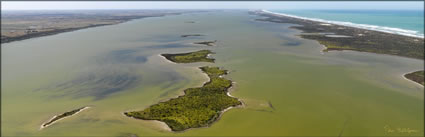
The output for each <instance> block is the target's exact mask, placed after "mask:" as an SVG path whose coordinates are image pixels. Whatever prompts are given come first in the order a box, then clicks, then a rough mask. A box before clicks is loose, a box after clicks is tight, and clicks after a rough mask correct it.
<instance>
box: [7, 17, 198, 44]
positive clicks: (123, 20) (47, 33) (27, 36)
mask: <svg viewBox="0 0 425 137" xmlns="http://www.w3.org/2000/svg"><path fill="white" fill-rule="evenodd" d="M185 13H186V12H177V13H163V14H160V15H146V16H136V17H133V18H117V19H116V20H117V21H118V22H114V23H109V24H94V25H88V26H82V27H77V28H64V29H55V30H51V31H42V32H36V33H30V34H25V35H21V36H15V37H8V36H4V38H3V35H2V39H1V44H6V43H11V42H15V41H23V40H28V39H32V38H40V37H44V36H53V35H56V34H61V33H67V32H73V31H78V30H83V29H89V28H96V27H102V26H110V25H118V24H122V23H126V22H129V21H133V20H137V19H144V18H151V17H164V16H170V15H181V14H185ZM188 13H191V12H188Z"/></svg>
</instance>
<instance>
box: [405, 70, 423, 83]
mask: <svg viewBox="0 0 425 137" xmlns="http://www.w3.org/2000/svg"><path fill="white" fill-rule="evenodd" d="M416 71H419V70H415V71H412V72H407V73H403V74H401V77H403V78H404V79H405V80H408V81H410V82H413V83H415V84H416V85H419V86H420V87H424V85H422V84H419V83H418V82H415V81H413V80H410V79H408V78H406V74H409V73H413V72H416Z"/></svg>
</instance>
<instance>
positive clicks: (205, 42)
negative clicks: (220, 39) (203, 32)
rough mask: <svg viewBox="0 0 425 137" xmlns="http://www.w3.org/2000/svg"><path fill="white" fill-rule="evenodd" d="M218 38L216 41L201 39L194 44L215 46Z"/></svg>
mask: <svg viewBox="0 0 425 137" xmlns="http://www.w3.org/2000/svg"><path fill="white" fill-rule="evenodd" d="M216 42H217V40H214V41H201V42H194V43H193V44H200V45H206V46H215V43H216Z"/></svg>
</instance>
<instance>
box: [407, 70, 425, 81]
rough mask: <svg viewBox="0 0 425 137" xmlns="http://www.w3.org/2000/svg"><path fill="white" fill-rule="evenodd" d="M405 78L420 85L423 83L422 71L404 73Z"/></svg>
mask: <svg viewBox="0 0 425 137" xmlns="http://www.w3.org/2000/svg"><path fill="white" fill-rule="evenodd" d="M404 76H405V77H406V78H408V79H410V80H412V81H415V82H417V83H419V84H421V85H424V84H425V83H424V71H423V70H421V71H416V72H412V73H409V74H406V75H404Z"/></svg>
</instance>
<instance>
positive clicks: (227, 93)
mask: <svg viewBox="0 0 425 137" xmlns="http://www.w3.org/2000/svg"><path fill="white" fill-rule="evenodd" d="M159 55H161V54H159ZM163 58H164V59H165V60H168V59H167V58H165V57H164V56H163ZM168 61H169V62H172V61H170V60H168ZM172 63H174V64H178V63H175V62H172ZM195 68H198V69H199V68H201V67H199V66H198V67H195ZM201 71H202V69H201ZM202 73H203V74H204V76H206V77H207V78H208V80H207V81H205V82H203V84H202V85H201V87H203V86H205V84H207V83H208V82H210V81H211V78H210V77H209V76H208V74H207V73H206V72H202ZM227 74H229V72H226V74H223V75H219V77H220V78H222V77H224V75H227ZM235 83H236V82H233V81H231V85H230V87H228V88H227V89H226V95H227V96H229V97H231V98H235V99H237V100H238V101H239V102H240V103H241V105H237V106H230V107H228V108H226V109H224V110H221V111H219V112H218V113H219V114H218V117H217V118H216V119H215V120H214V121H212V122H211V123H210V124H207V126H204V127H195V128H188V129H185V130H181V131H173V130H172V128H171V127H170V126H169V125H168V124H167V123H165V122H163V121H160V120H146V119H138V118H135V117H132V116H128V115H126V114H125V113H127V112H132V111H131V110H129V111H124V112H122V113H121V114H122V115H124V116H126V117H130V118H133V119H136V120H146V121H155V122H158V123H160V124H161V125H162V126H161V127H163V128H164V129H166V131H170V132H172V133H179V132H185V131H188V130H191V129H197V128H207V127H210V126H211V125H212V124H214V123H216V122H217V121H218V120H220V118H221V117H222V115H223V114H224V113H225V112H227V111H229V110H230V109H232V108H241V107H243V106H244V103H243V101H242V100H241V99H239V98H237V97H234V96H232V95H231V94H230V90H231V89H232V87H233V85H234V84H235ZM185 95H186V93H185V90H183V94H182V95H179V96H177V97H174V98H169V99H167V100H166V101H169V100H172V99H176V98H179V97H181V96H185ZM166 101H160V102H158V103H161V102H166ZM158 103H156V104H158ZM152 105H155V104H152ZM152 105H150V106H152ZM150 106H148V107H146V108H149V107H150ZM146 108H145V109H146ZM136 111H137V110H136ZM165 126H166V128H165Z"/></svg>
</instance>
